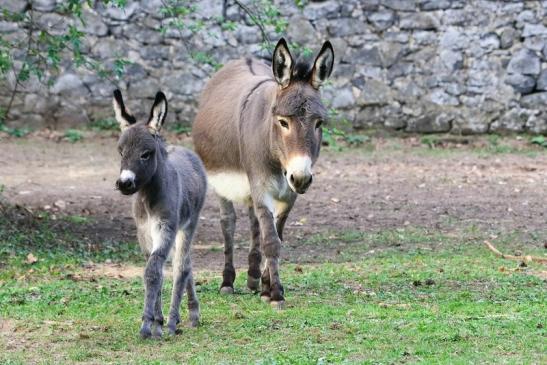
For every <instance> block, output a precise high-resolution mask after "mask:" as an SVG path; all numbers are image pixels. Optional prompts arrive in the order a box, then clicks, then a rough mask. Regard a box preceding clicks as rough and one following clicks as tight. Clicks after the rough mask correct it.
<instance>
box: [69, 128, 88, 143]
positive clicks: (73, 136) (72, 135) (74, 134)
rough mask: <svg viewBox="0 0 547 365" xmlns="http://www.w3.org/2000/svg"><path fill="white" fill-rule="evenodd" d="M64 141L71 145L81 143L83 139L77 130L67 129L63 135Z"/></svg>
mask: <svg viewBox="0 0 547 365" xmlns="http://www.w3.org/2000/svg"><path fill="white" fill-rule="evenodd" d="M64 137H65V139H66V140H67V141H69V142H71V143H76V142H78V141H81V140H82V139H83V138H84V135H83V133H82V132H81V131H79V130H77V129H67V130H66V131H65V135H64Z"/></svg>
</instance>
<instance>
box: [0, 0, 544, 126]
mask: <svg viewBox="0 0 547 365" xmlns="http://www.w3.org/2000/svg"><path fill="white" fill-rule="evenodd" d="M196 3H197V4H198V6H199V9H200V10H199V14H200V16H201V17H202V18H203V19H204V20H205V21H206V24H207V26H206V29H207V31H206V32H201V33H200V34H198V35H195V36H193V37H191V36H190V34H189V33H185V32H183V33H182V34H181V33H179V32H174V31H169V32H167V34H165V35H162V34H161V33H160V32H159V31H158V29H159V27H160V25H161V23H162V21H164V20H163V19H162V17H161V15H160V14H159V12H158V8H159V6H160V4H161V1H158V0H153V1H144V0H143V1H140V2H132V1H128V5H127V6H126V7H125V9H124V10H120V9H117V8H112V7H104V6H102V5H96V6H95V7H94V9H87V10H86V12H85V14H84V15H85V17H86V19H87V21H88V23H87V26H86V27H85V28H83V29H84V30H85V31H86V32H87V33H88V34H89V36H88V37H87V41H86V44H85V49H86V51H87V52H89V53H90V54H92V55H94V56H95V57H97V58H99V59H102V60H104V62H106V63H109V62H112V61H113V59H115V58H116V57H125V58H128V59H129V60H131V61H133V62H134V64H133V65H132V66H130V67H129V69H128V70H127V74H126V75H125V77H123V79H122V80H121V82H119V87H121V88H122V89H123V90H125V93H126V95H127V97H128V98H129V100H128V101H129V105H130V107H132V109H133V110H134V111H135V112H137V113H136V114H141V115H144V114H146V113H147V110H146V109H145V108H148V107H149V104H150V102H151V100H150V98H151V97H152V96H153V94H154V93H155V92H156V90H158V89H162V90H164V91H165V92H166V94H167V95H168V98H169V101H170V110H171V112H172V113H171V116H170V119H171V120H174V119H176V120H178V121H182V122H185V123H190V122H191V120H192V118H193V115H194V114H195V110H196V105H197V102H196V100H197V97H198V95H199V93H200V90H201V89H202V87H203V85H204V83H205V81H206V80H207V78H208V77H209V76H210V74H211V73H212V72H213V70H212V68H211V67H210V66H207V65H197V64H196V63H195V62H192V61H191V60H190V58H189V57H188V52H187V49H186V48H185V43H189V44H190V45H191V46H192V47H196V48H197V49H199V50H201V51H205V52H208V53H209V54H210V55H212V56H213V57H215V58H216V59H218V60H219V61H220V62H225V61H227V60H229V59H231V58H235V57H239V56H241V55H246V54H256V53H259V52H260V42H261V37H260V33H259V31H258V29H257V28H256V27H254V26H252V24H251V23H250V22H249V21H248V19H246V17H245V15H244V14H243V13H242V12H241V11H240V9H239V8H238V7H237V6H236V5H234V4H233V2H232V1H230V0H228V1H227V8H224V6H225V2H224V1H223V0H206V1H197V2H196ZM275 3H276V4H277V5H278V6H279V7H280V8H281V10H282V14H283V17H284V18H286V19H287V20H288V23H289V26H288V29H287V34H286V36H287V38H288V39H289V40H290V41H293V42H298V43H300V44H303V45H305V46H308V47H310V48H313V49H314V50H317V49H318V47H320V45H321V43H322V42H323V40H324V39H327V38H329V39H330V40H331V41H332V42H333V44H334V48H335V54H336V65H335V69H334V73H333V76H332V83H331V84H330V85H328V86H326V87H325V88H324V90H323V95H324V97H325V100H326V101H327V102H328V103H330V105H331V106H332V107H334V108H336V109H338V110H339V111H340V112H341V115H344V116H345V117H346V118H347V119H348V120H350V121H351V122H352V123H353V126H354V128H357V129H359V128H368V127H386V128H391V129H398V130H405V131H409V132H423V133H429V132H448V131H450V132H453V133H464V134H467V133H485V132H498V131H516V132H522V131H528V132H532V133H544V134H545V133H547V112H546V111H545V104H546V102H547V42H546V41H547V26H546V25H547V17H546V15H547V1H514V0H513V1H511V0H498V1H494V0H360V1H358V0H326V1H307V2H306V3H307V4H306V5H305V6H304V7H303V9H300V8H298V7H297V6H296V5H295V1H294V0H282V1H275ZM0 4H1V6H3V7H8V8H9V9H11V10H19V11H24V9H25V8H27V4H26V2H25V1H15V0H13V1H0ZM33 8H34V10H35V14H36V16H37V19H38V21H39V22H40V23H41V24H43V25H46V26H48V27H49V29H50V30H51V31H52V32H55V31H57V30H59V29H63V27H66V26H67V24H68V23H69V22H70V21H69V20H67V19H66V18H63V16H61V15H59V14H58V13H57V12H56V2H55V0H40V1H33ZM223 13H224V14H225V15H226V16H227V17H228V18H229V19H231V20H234V21H237V22H238V27H237V29H236V30H235V31H225V30H222V28H221V26H220V24H219V23H218V21H217V20H215V19H217V18H218V17H220V16H222V15H223ZM0 32H2V36H3V37H18V36H22V33H24V30H21V29H18V28H17V26H16V25H15V24H12V23H8V22H0ZM272 36H273V37H276V36H275V35H274V34H272ZM10 88H11V85H5V83H4V85H3V86H2V88H1V89H0V101H1V103H2V104H1V105H5V104H7V100H8V95H9V89H10ZM113 88H114V86H113V84H111V83H110V82H108V81H105V80H101V79H100V78H98V77H97V76H95V75H93V74H92V73H89V72H85V71H81V70H74V69H72V68H71V67H70V66H69V65H65V68H64V70H63V72H62V74H61V76H60V77H59V78H58V79H57V81H56V82H55V83H54V84H53V86H52V87H51V88H49V89H47V88H45V87H44V86H42V85H40V84H38V83H35V82H34V83H33V82H31V83H29V84H28V85H26V86H25V88H24V90H23V92H22V93H21V94H19V95H18V96H17V98H16V100H15V104H14V110H13V113H12V120H11V121H10V123H17V124H19V125H21V124H25V125H28V126H31V127H43V126H52V127H57V128H65V127H68V126H71V127H80V126H81V125H82V124H84V123H89V121H90V120H95V119H101V118H105V117H111V116H112V111H111V107H110V96H111V92H112V89H113Z"/></svg>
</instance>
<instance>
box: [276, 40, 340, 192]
mask: <svg viewBox="0 0 547 365" xmlns="http://www.w3.org/2000/svg"><path fill="white" fill-rule="evenodd" d="M333 63H334V51H333V49H332V45H331V43H330V42H329V41H326V42H325V43H324V44H323V47H322V48H321V50H320V51H319V54H318V55H317V57H316V58H315V61H314V62H313V63H312V64H310V63H306V62H299V63H295V61H294V60H293V58H292V56H291V53H290V52H289V48H288V46H287V42H285V40H284V39H283V38H282V39H281V40H279V42H278V43H277V46H276V47H275V51H274V54H273V62H272V70H273V74H274V77H275V80H276V81H277V84H278V85H279V87H278V89H277V93H276V101H275V105H274V107H273V109H272V115H271V119H272V124H273V125H272V130H273V133H274V136H275V138H274V139H273V140H274V141H275V148H276V150H277V154H278V157H279V159H280V162H281V165H282V167H283V170H284V173H285V176H286V178H287V182H288V184H289V186H290V187H291V189H292V190H293V191H295V192H297V193H299V194H303V193H305V192H306V190H307V189H308V187H309V186H310V184H311V182H312V165H313V164H314V163H315V161H316V160H317V157H318V156H319V149H320V148H321V139H322V129H321V124H322V123H323V121H324V120H325V119H326V117H327V110H326V108H325V106H324V105H323V103H322V101H321V95H320V93H319V88H320V87H321V85H322V84H323V83H324V82H325V81H326V80H327V78H328V77H329V76H330V74H331V72H332V67H333Z"/></svg>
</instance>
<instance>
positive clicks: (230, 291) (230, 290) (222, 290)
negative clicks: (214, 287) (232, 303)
mask: <svg viewBox="0 0 547 365" xmlns="http://www.w3.org/2000/svg"><path fill="white" fill-rule="evenodd" d="M220 294H227V295H228V294H234V288H232V287H231V286H223V287H222V288H220Z"/></svg>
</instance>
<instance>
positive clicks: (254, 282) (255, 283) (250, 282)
mask: <svg viewBox="0 0 547 365" xmlns="http://www.w3.org/2000/svg"><path fill="white" fill-rule="evenodd" d="M259 286H260V278H253V277H252V276H247V288H249V290H250V291H252V292H253V293H256V292H257V291H258V288H259Z"/></svg>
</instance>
